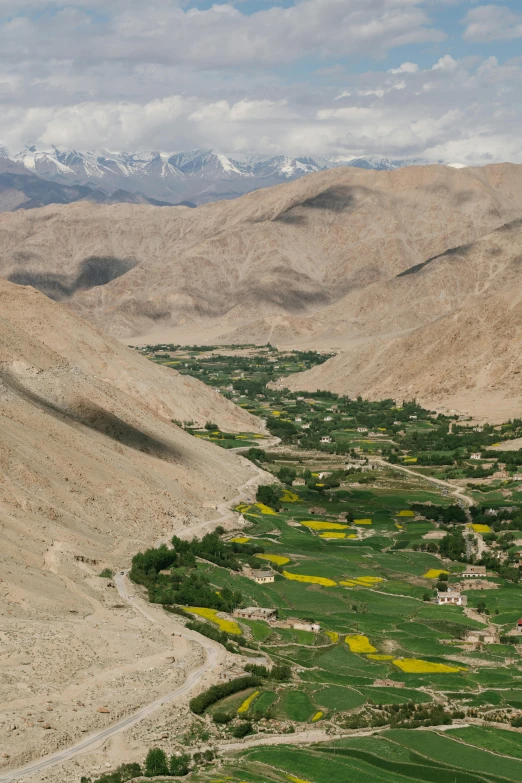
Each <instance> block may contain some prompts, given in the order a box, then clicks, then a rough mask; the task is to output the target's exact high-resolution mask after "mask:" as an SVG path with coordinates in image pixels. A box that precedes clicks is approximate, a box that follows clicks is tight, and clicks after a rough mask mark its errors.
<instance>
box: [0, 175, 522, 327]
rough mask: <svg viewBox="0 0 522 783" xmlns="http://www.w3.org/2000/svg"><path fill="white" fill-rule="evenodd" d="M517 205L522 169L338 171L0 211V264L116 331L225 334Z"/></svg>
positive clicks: (342, 290) (334, 292) (494, 222)
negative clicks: (197, 200) (189, 195)
mask: <svg viewBox="0 0 522 783" xmlns="http://www.w3.org/2000/svg"><path fill="white" fill-rule="evenodd" d="M521 214H522V167H520V166H512V165H509V164H502V165H500V166H490V167H486V168H484V169H452V168H447V167H444V166H429V167H411V168H407V169H401V170H397V171H393V172H373V171H363V170H358V169H354V168H347V169H336V170H331V171H326V172H319V173H317V174H313V175H310V176H307V177H304V178H302V179H300V180H297V181H294V182H291V183H288V184H285V185H280V186H277V187H273V188H268V189H266V190H260V191H256V192H254V193H250V194H248V195H246V196H244V197H242V198H239V199H237V200H235V201H231V202H226V201H225V202H218V203H214V204H209V205H205V206H203V207H199V208H198V209H194V210H187V209H179V208H172V209H170V208H154V207H148V206H135V205H128V204H122V205H114V206H98V205H92V204H73V205H68V206H65V207H47V208H45V209H42V210H33V211H32V212H30V213H17V214H15V215H8V216H0V240H1V245H2V248H3V251H2V253H1V254H0V273H1V274H3V275H4V276H13V279H16V280H26V281H28V282H33V283H34V284H35V285H38V286H40V287H41V288H43V289H44V290H48V291H52V290H54V294H55V295H56V296H61V297H63V298H65V299H67V301H69V302H70V304H71V306H73V307H76V308H77V309H78V310H79V312H81V313H82V314H83V315H85V316H87V317H88V318H89V319H90V320H93V321H95V322H97V323H100V324H101V325H103V326H104V327H108V328H110V330H111V331H112V332H113V333H115V334H119V335H139V334H142V335H146V334H150V333H154V332H158V330H161V329H163V330H165V329H168V328H172V329H178V328H180V327H181V326H183V325H187V324H198V325H200V326H204V325H205V324H208V326H209V328H210V329H212V330H213V332H215V330H216V328H217V329H219V328H222V331H223V332H230V331H231V330H232V329H233V328H234V327H237V326H239V327H242V326H244V325H248V323H250V322H251V321H252V320H253V319H255V318H259V317H260V316H265V317H268V318H273V317H277V316H286V315H288V314H290V315H293V316H299V317H303V316H307V315H310V314H313V313H318V312H321V311H322V309H323V308H325V307H328V306H329V305H332V304H334V303H335V302H337V301H339V300H340V299H341V298H342V297H343V296H345V295H346V294H348V293H350V292H352V291H358V290H359V291H361V290H365V289H366V288H367V287H368V286H371V285H372V284H374V283H378V282H382V281H386V280H389V279H391V278H393V277H395V275H397V274H398V273H400V272H402V271H404V270H405V269H407V268H409V267H411V266H414V265H415V264H418V263H421V262H423V261H425V260H426V259H427V258H429V257H431V256H434V255H437V254H439V253H442V252H444V251H445V250H447V249H448V248H449V247H454V246H456V245H461V244H464V243H467V242H470V241H473V240H475V239H477V238H478V237H480V236H482V235H484V234H486V233H488V232H489V231H491V230H492V229H494V228H496V227H498V226H499V225H502V224H503V223H506V222H508V221H510V220H512V219H514V218H516V217H519V216H520V215H521ZM112 277H114V278H115V279H111V278H112ZM100 283H101V284H100ZM53 286H54V289H53Z"/></svg>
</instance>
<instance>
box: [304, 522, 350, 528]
mask: <svg viewBox="0 0 522 783" xmlns="http://www.w3.org/2000/svg"><path fill="white" fill-rule="evenodd" d="M301 524H302V525H304V526H305V527H309V528H310V530H348V528H349V527H350V525H342V524H341V523H340V522H324V521H323V522H321V521H320V520H318V519H317V520H316V519H308V520H305V521H304V522H301Z"/></svg>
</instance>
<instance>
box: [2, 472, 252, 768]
mask: <svg viewBox="0 0 522 783" xmlns="http://www.w3.org/2000/svg"><path fill="white" fill-rule="evenodd" d="M265 476H266V474H265V472H264V471H263V470H261V469H260V468H257V469H256V474H255V475H254V476H252V478H250V479H249V480H248V481H246V482H245V483H244V484H243V485H242V486H241V487H240V489H239V493H238V495H236V497H234V498H232V499H231V500H230V499H229V500H225V501H223V502H222V503H220V504H219V505H218V507H217V510H218V512H219V516H217V517H216V518H215V519H212V520H210V521H209V520H203V521H201V522H198V523H196V524H194V525H192V526H191V527H189V528H185V529H184V530H183V534H182V535H183V537H187V536H188V535H190V536H193V535H196V534H202V533H203V532H205V531H206V529H207V528H208V529H209V530H213V529H214V528H215V527H216V525H218V524H219V523H220V522H223V521H228V520H229V519H230V518H231V515H232V513H233V512H232V511H231V510H230V508H231V507H233V506H235V505H237V504H238V503H240V502H241V501H242V500H243V499H245V497H247V495H248V494H249V492H251V491H252V489H253V487H254V486H255V485H256V484H258V483H259V482H260V481H263V480H264V479H265ZM114 582H115V584H116V587H117V589H118V592H119V594H120V596H121V598H122V600H123V601H125V602H126V603H127V604H129V605H130V606H131V607H132V608H133V610H134V611H135V612H137V613H139V614H141V615H142V616H143V617H145V618H146V620H147V621H148V622H150V623H154V624H155V625H158V626H160V627H161V629H162V630H163V631H164V632H165V633H166V634H168V636H170V637H171V636H172V633H173V632H174V633H175V634H178V635H179V636H182V637H184V638H186V639H192V640H194V641H196V642H197V643H198V644H199V645H200V646H201V647H202V648H203V650H204V652H205V661H204V663H203V664H202V665H201V666H199V667H198V668H196V669H194V670H193V671H191V672H190V673H189V675H188V676H187V679H186V680H185V681H184V682H183V683H182V684H181V685H179V686H178V687H177V688H175V689H174V690H173V691H170V692H169V693H166V694H165V695H163V696H160V697H159V698H157V699H155V700H154V701H152V702H150V703H149V704H146V705H144V706H143V707H141V708H140V709H139V710H137V711H136V712H133V713H132V714H131V715H128V716H127V717H125V718H122V719H121V720H119V721H117V722H116V723H113V724H112V725H111V726H107V727H106V728H104V729H101V730H100V731H96V732H93V733H92V734H90V735H89V736H88V737H85V738H83V739H81V740H80V741H79V742H77V743H75V744H74V745H71V746H70V747H68V748H65V749H63V750H58V751H56V752H54V753H51V754H49V755H48V756H45V757H43V758H41V759H38V760H36V761H32V762H30V763H29V764H26V765H25V766H24V767H21V768H19V769H15V770H10V771H6V772H4V773H2V774H0V783H12V782H13V781H16V780H22V779H23V778H24V777H27V776H28V775H34V774H35V773H39V772H44V771H46V770H48V769H51V768H52V767H55V766H57V765H58V764H63V763H64V762H66V761H70V760H71V759H74V758H76V757H77V756H80V755H82V754H83V753H87V752H89V751H93V750H95V749H96V748H99V747H100V746H101V745H102V744H103V743H104V742H105V741H106V740H107V739H109V738H110V737H113V736H115V735H116V734H120V733H121V732H122V731H126V730H127V729H129V728H131V727H132V726H134V725H135V724H136V723H138V722H139V721H141V720H143V719H144V718H146V717H148V716H149V715H151V714H152V713H154V712H155V711H156V710H158V709H159V708H160V707H162V706H163V705H165V704H169V703H170V702H173V701H174V700H175V699H178V698H180V697H182V696H184V695H186V694H187V693H188V692H189V691H190V690H192V689H193V688H195V687H196V686H198V685H201V684H202V682H203V680H204V679H205V678H206V677H207V675H208V676H209V678H213V677H214V675H215V674H216V673H217V671H219V669H220V668H221V666H222V664H223V661H224V658H225V655H226V652H225V650H224V648H223V647H222V646H221V645H219V644H217V643H215V642H213V641H211V640H210V639H207V638H206V637H205V636H202V635H201V634H198V633H195V632H194V631H189V630H187V629H186V628H185V627H184V626H183V625H182V624H181V623H177V622H176V621H175V619H174V618H173V617H172V616H168V615H166V614H165V612H164V611H163V610H162V609H161V608H159V607H154V606H151V605H149V604H147V603H146V602H145V601H143V600H142V599H140V598H139V597H138V596H136V595H135V594H134V593H133V592H132V589H129V588H130V586H129V582H128V579H127V570H126V569H120V570H119V571H118V573H117V576H116V577H115V579H114Z"/></svg>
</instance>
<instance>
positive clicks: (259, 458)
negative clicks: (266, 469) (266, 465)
mask: <svg viewBox="0 0 522 783" xmlns="http://www.w3.org/2000/svg"><path fill="white" fill-rule="evenodd" d="M245 456H246V457H247V459H249V460H250V461H251V462H270V461H271V459H270V457H269V455H268V454H267V453H266V451H265V450H264V449H258V448H257V447H256V446H252V448H250V449H248V451H247V452H246V454H245Z"/></svg>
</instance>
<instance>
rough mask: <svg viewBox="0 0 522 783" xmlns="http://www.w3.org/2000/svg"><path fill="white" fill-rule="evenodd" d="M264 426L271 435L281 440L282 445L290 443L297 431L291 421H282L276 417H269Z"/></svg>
mask: <svg viewBox="0 0 522 783" xmlns="http://www.w3.org/2000/svg"><path fill="white" fill-rule="evenodd" d="M266 426H267V429H268V431H269V432H270V434H271V435H273V436H274V437H276V438H281V441H282V442H283V443H291V442H292V439H293V438H294V437H295V436H296V435H297V434H298V432H299V430H298V429H297V427H296V426H295V424H294V423H293V422H291V421H283V420H282V419H280V418H278V417H277V416H269V417H268V419H267V422H266Z"/></svg>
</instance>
